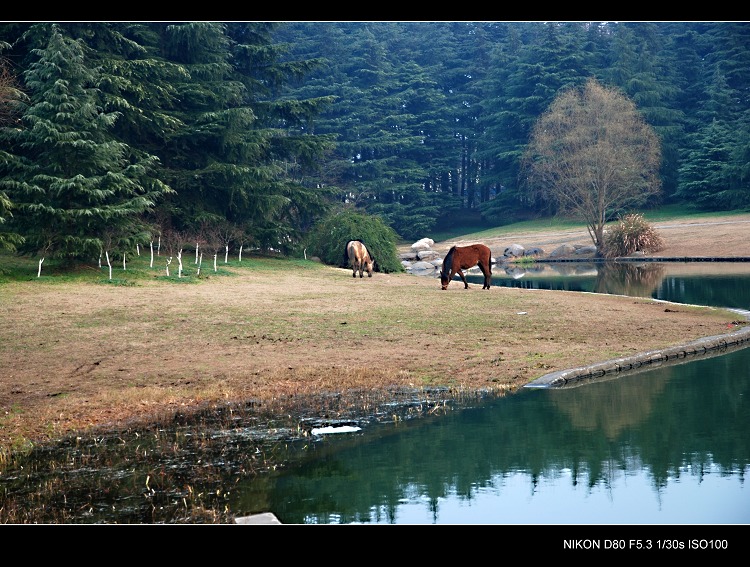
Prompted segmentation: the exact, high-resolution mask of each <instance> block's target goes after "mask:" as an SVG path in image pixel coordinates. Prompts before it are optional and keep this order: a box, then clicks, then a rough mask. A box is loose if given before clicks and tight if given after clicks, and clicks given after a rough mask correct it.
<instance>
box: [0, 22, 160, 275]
mask: <svg viewBox="0 0 750 567" xmlns="http://www.w3.org/2000/svg"><path fill="white" fill-rule="evenodd" d="M30 32H33V33H34V34H38V37H41V38H43V39H44V41H43V43H42V44H41V45H40V46H39V47H36V48H34V49H33V50H32V51H31V54H32V56H34V57H35V60H34V61H33V62H32V63H31V64H29V66H28V68H27V69H26V71H25V72H24V76H25V85H26V88H27V89H28V91H29V96H30V102H29V107H28V109H27V110H26V112H25V113H24V115H23V127H22V128H11V127H6V128H3V129H2V131H0V136H2V140H3V142H4V144H7V146H8V147H9V152H8V153H7V154H6V155H5V157H6V159H5V160H4V162H3V164H2V172H0V173H1V175H2V176H1V177H0V187H2V188H4V189H5V191H6V193H7V194H8V196H9V197H10V199H11V201H12V202H13V203H14V207H15V211H16V212H15V216H14V219H13V223H12V224H13V226H15V227H18V231H19V232H20V233H22V234H23V235H24V237H25V241H24V242H23V244H22V245H21V246H20V249H21V250H22V251H24V252H28V253H32V254H40V255H42V256H51V257H58V258H63V259H65V260H67V261H74V260H91V259H92V258H95V257H97V256H98V255H99V253H100V252H101V251H102V249H103V248H106V247H107V246H113V247H114V248H117V249H118V250H120V251H123V250H125V249H132V248H134V247H135V243H136V242H138V241H139V240H142V238H143V235H142V234H141V233H142V230H143V225H142V223H141V216H142V215H143V213H145V212H147V211H148V210H149V209H151V208H152V207H153V206H154V205H155V203H156V202H157V201H158V199H159V198H161V197H162V196H163V195H164V194H166V193H167V192H168V191H169V188H168V187H167V186H166V185H164V184H163V183H161V182H160V181H159V180H158V179H155V178H154V177H153V175H152V174H153V171H154V169H155V166H156V159H155V158H153V157H151V156H147V155H144V154H142V153H140V152H137V151H135V150H133V149H132V148H130V147H129V146H127V145H126V144H124V143H122V142H117V141H115V140H113V139H112V138H111V136H109V132H110V131H111V129H112V127H113V125H114V123H115V121H116V120H117V119H118V117H119V114H118V113H114V112H104V111H102V108H101V97H100V93H99V91H98V90H97V89H96V88H95V85H96V82H97V78H98V76H97V70H96V69H92V68H90V67H89V66H88V65H87V61H86V55H85V52H86V48H85V46H84V45H83V44H82V42H80V41H77V40H73V39H71V38H70V37H68V36H66V35H65V34H64V32H63V30H62V29H61V28H60V27H59V26H57V25H56V24H38V25H36V26H34V27H32V28H31V29H30Z"/></svg>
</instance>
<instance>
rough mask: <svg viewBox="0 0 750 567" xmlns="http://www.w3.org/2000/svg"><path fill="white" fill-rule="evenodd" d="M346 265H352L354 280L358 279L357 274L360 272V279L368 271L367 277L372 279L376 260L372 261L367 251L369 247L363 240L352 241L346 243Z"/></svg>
mask: <svg viewBox="0 0 750 567" xmlns="http://www.w3.org/2000/svg"><path fill="white" fill-rule="evenodd" d="M344 263H345V264H346V263H351V266H352V277H353V278H356V277H357V272H359V277H360V278H361V277H363V276H364V272H365V271H367V277H369V278H371V277H372V270H373V266H374V264H375V260H373V259H372V257H371V256H370V253H369V252H368V251H367V246H365V243H364V242H362V241H361V240H350V241H349V242H347V243H346V248H344Z"/></svg>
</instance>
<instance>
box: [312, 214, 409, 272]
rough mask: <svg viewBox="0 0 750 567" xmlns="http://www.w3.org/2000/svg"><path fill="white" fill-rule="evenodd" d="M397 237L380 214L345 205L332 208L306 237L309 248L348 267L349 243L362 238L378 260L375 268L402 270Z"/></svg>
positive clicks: (324, 258) (331, 260)
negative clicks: (375, 214) (361, 211)
mask: <svg viewBox="0 0 750 567" xmlns="http://www.w3.org/2000/svg"><path fill="white" fill-rule="evenodd" d="M398 239H399V237H398V234H396V232H395V231H394V230H393V229H392V228H391V227H390V226H388V225H387V224H385V223H384V222H383V221H382V219H381V218H380V217H377V216H371V215H366V214H363V213H359V212H356V211H354V210H349V209H345V210H343V211H336V212H333V213H332V214H330V215H328V216H326V217H325V218H323V219H321V220H320V221H318V222H317V223H316V224H315V226H314V227H313V228H312V230H311V231H310V233H309V234H308V237H307V249H308V252H309V253H310V254H312V255H314V256H318V257H319V258H320V259H321V260H322V261H323V262H325V263H326V264H331V265H334V266H340V267H346V264H345V263H344V258H345V257H344V249H345V247H346V243H347V242H349V241H350V240H361V241H362V242H364V243H365V246H367V249H368V250H369V251H370V255H371V256H372V258H373V259H374V260H375V271H376V272H383V273H392V272H403V271H404V267H403V266H402V265H401V261H400V259H399V257H398V251H397V250H396V242H397V241H398Z"/></svg>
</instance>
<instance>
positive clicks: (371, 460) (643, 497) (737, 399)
mask: <svg viewBox="0 0 750 567" xmlns="http://www.w3.org/2000/svg"><path fill="white" fill-rule="evenodd" d="M749 367H750V349H741V350H738V351H736V352H734V353H731V354H727V355H725V356H722V357H717V358H714V359H706V360H702V361H696V362H692V363H689V364H684V365H681V366H673V367H666V368H662V369H658V370H656V371H650V372H647V373H642V374H640V375H634V376H630V377H627V378H622V379H618V380H613V381H608V382H602V383H598V384H591V385H587V386H586V387H582V388H575V389H571V390H539V391H523V392H521V393H519V394H518V395H514V396H511V397H509V398H504V399H500V400H494V401H492V402H489V403H487V404H486V405H482V406H477V407H474V408H466V409H463V410H461V411H455V412H451V413H449V414H448V415H445V416H441V417H439V418H425V419H420V420H417V421H416V422H413V423H409V424H403V425H398V426H396V425H388V426H380V427H378V428H377V430H376V431H369V432H368V433H367V435H366V436H356V437H352V438H348V439H336V438H325V439H321V440H320V441H319V442H318V443H316V444H315V445H313V446H311V447H308V448H307V449H306V451H307V454H306V456H305V457H304V458H303V460H302V461H301V462H300V464H299V465H298V466H297V467H295V468H293V469H290V470H287V471H283V472H281V473H279V474H274V475H273V478H272V480H271V481H270V482H269V483H267V484H266V485H265V486H264V489H263V490H262V491H261V493H262V497H263V504H264V505H265V506H270V507H271V508H270V509H272V510H273V511H274V513H275V514H276V515H277V516H278V517H279V518H280V519H281V521H282V522H284V523H326V524H328V523H395V524H404V523H435V524H440V523H510V524H518V523H562V524H566V523H611V524H620V523H655V524H662V523H669V524H683V523H748V522H750V492H748V489H747V488H746V487H745V485H744V479H745V475H746V474H747V472H748V471H750V436H748V434H747V424H748V423H750V403H748V396H750V377H749V376H748V373H747V371H746V370H744V369H747V368H749ZM740 369H742V371H740V372H738V371H739V370H740ZM269 490H270V492H269ZM261 493H259V492H258V491H257V490H256V486H255V485H254V484H253V483H247V484H242V485H240V486H238V487H237V490H236V491H235V497H236V501H235V502H234V503H233V505H234V506H235V507H236V508H238V509H246V510H255V509H257V504H256V502H255V499H256V498H257V497H259V496H260V495H261Z"/></svg>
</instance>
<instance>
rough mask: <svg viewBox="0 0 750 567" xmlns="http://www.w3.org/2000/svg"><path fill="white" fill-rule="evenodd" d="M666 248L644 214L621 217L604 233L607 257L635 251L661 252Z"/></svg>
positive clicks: (604, 254) (604, 253)
mask: <svg viewBox="0 0 750 567" xmlns="http://www.w3.org/2000/svg"><path fill="white" fill-rule="evenodd" d="M663 249H664V241H663V240H662V238H661V236H659V234H658V233H657V232H656V229H655V228H654V227H653V226H652V225H651V224H649V223H648V222H647V221H646V220H645V219H644V218H643V215H640V214H638V213H631V214H628V215H625V216H623V217H620V219H619V220H618V221H617V223H616V224H615V225H614V226H612V227H611V228H608V229H607V231H606V233H605V235H604V250H603V251H602V256H604V257H605V258H617V257H619V256H629V255H630V254H632V253H633V252H659V251H660V250H663Z"/></svg>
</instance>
